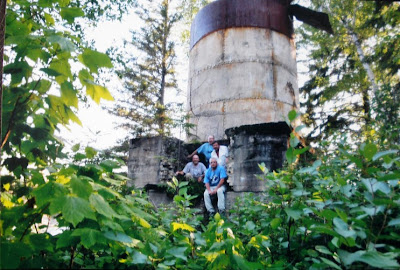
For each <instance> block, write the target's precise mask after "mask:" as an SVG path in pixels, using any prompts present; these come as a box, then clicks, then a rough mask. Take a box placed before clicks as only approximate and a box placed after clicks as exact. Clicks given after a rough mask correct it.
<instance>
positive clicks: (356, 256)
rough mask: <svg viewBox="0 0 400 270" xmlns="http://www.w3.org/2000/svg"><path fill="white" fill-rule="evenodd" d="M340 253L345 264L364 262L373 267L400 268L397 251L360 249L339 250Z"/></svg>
mask: <svg viewBox="0 0 400 270" xmlns="http://www.w3.org/2000/svg"><path fill="white" fill-rule="evenodd" d="M338 255H339V257H340V259H341V261H342V262H343V264H344V265H345V266H350V265H352V264H353V263H354V262H363V263H366V264H369V265H371V266H372V267H377V268H383V269H398V268H399V267H400V265H399V264H398V263H397V261H396V259H395V258H396V257H397V255H398V254H396V253H391V252H388V253H380V252H378V251H365V250H360V251H357V252H354V253H349V252H347V251H345V250H341V249H339V250H338Z"/></svg>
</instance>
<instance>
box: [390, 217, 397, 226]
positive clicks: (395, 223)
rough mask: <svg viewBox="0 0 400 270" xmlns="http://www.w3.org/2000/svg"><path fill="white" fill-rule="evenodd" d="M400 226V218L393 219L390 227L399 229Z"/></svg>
mask: <svg viewBox="0 0 400 270" xmlns="http://www.w3.org/2000/svg"><path fill="white" fill-rule="evenodd" d="M399 225H400V217H399V218H395V219H392V220H391V221H389V223H388V226H397V227H399Z"/></svg>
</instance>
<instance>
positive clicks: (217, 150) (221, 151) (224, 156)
mask: <svg viewBox="0 0 400 270" xmlns="http://www.w3.org/2000/svg"><path fill="white" fill-rule="evenodd" d="M212 146H213V148H214V151H212V153H211V158H215V159H216V160H217V162H218V165H220V166H222V167H224V169H225V170H226V163H227V162H228V157H229V151H228V147H227V146H224V145H219V142H217V141H214V142H213V144H212Z"/></svg>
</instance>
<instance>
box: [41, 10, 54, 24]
mask: <svg viewBox="0 0 400 270" xmlns="http://www.w3.org/2000/svg"><path fill="white" fill-rule="evenodd" d="M44 19H45V20H46V24H47V25H54V23H55V21H54V18H53V17H52V16H51V15H50V14H48V13H44Z"/></svg>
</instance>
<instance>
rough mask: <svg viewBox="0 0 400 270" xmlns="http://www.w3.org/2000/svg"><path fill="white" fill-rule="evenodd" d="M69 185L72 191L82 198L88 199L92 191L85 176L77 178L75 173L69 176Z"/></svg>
mask: <svg viewBox="0 0 400 270" xmlns="http://www.w3.org/2000/svg"><path fill="white" fill-rule="evenodd" d="M70 185H71V188H72V191H73V192H74V193H75V194H76V195H78V197H80V198H83V199H88V198H89V197H90V195H91V194H92V192H93V189H92V186H91V185H90V184H89V182H88V180H86V179H85V178H78V177H77V176H76V175H73V176H72V177H71V181H70Z"/></svg>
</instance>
